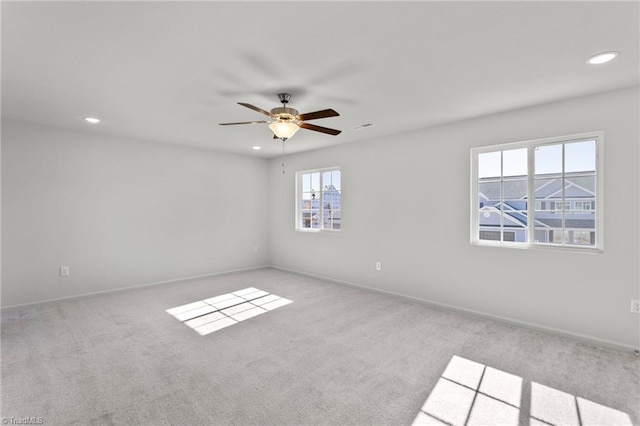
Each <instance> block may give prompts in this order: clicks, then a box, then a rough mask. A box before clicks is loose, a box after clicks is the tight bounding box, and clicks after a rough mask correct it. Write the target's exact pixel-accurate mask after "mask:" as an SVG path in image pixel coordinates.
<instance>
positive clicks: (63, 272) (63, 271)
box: [60, 266, 69, 277]
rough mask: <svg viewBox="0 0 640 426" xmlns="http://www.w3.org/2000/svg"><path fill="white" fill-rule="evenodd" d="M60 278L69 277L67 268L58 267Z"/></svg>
mask: <svg viewBox="0 0 640 426" xmlns="http://www.w3.org/2000/svg"><path fill="white" fill-rule="evenodd" d="M60 276H61V277H68V276H69V267H68V266H61V267H60Z"/></svg>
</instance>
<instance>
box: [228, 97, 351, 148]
mask: <svg viewBox="0 0 640 426" xmlns="http://www.w3.org/2000/svg"><path fill="white" fill-rule="evenodd" d="M278 99H280V102H282V106H281V107H276V108H273V109H272V110H271V111H265V110H263V109H262V108H258V107H257V106H254V105H251V104H247V103H244V102H238V104H239V105H242V106H243V107H247V108H249V109H252V110H254V111H257V112H259V113H261V114H264V115H266V116H267V117H269V118H272V119H273V120H272V121H267V120H260V121H242V122H238V123H220V125H221V126H230V125H235V124H260V123H269V128H270V129H271V131H273V135H274V136H273V138H274V139H282V140H283V141H284V140H286V139H289V138H290V137H291V136H293V135H294V134H295V133H296V132H297V131H298V129H300V128H302V129H307V130H313V131H314V132H320V133H326V134H328V135H333V136H336V135H339V134H340V133H341V132H342V131H341V130H336V129H330V128H328V127H322V126H317V125H315V124H309V123H307V121H309V120H317V119H319V118H327V117H336V116H338V115H340V114H338V113H337V112H336V111H334V110H333V109H323V110H321V111H314V112H308V113H306V114H299V113H298V110H296V109H293V108H289V107H287V103H289V99H291V95H290V94H289V93H278Z"/></svg>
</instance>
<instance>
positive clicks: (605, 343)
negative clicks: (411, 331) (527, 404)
mask: <svg viewBox="0 0 640 426" xmlns="http://www.w3.org/2000/svg"><path fill="white" fill-rule="evenodd" d="M271 268H273V269H278V270H280V271H285V272H290V273H293V274H298V275H302V276H307V277H311V278H317V279H321V280H325V281H329V282H332V283H336V284H342V285H347V286H350V287H357V288H361V289H364V290H369V291H373V292H376V293H380V294H385V295H388V296H393V297H398V298H401V299H405V300H411V301H413V302H419V303H423V304H426V305H429V306H432V307H434V308H440V309H445V310H448V311H453V312H458V313H461V314H466V315H471V316H474V317H478V318H483V319H489V320H493V321H498V322H501V323H505V324H509V325H513V326H516V327H521V328H526V329H529V330H533V331H538V332H542V333H546V334H553V335H556V336H560V337H564V338H568V339H571V340H577V341H580V342H582V343H588V344H592V345H596V346H602V347H605V348H609V349H613V350H616V351H621V352H631V353H635V354H636V355H638V350H639V349H640V348H636V347H633V346H630V345H627V344H625V343H620V342H616V341H612V340H605V339H600V338H597V337H594V336H589V335H585V334H580V333H573V332H570V331H566V330H561V329H557V328H552V327H546V326H543V325H538V324H534V323H530V322H526V321H520V320H516V319H513V318H508V317H503V316H500V315H494V314H489V313H486V312H481V311H475V310H472V309H466V308H460V307H457V306H453V305H448V304H446V303H440V302H435V301H433V300H428V299H422V298H419V297H414V296H408V295H405V294H401V293H395V292H393V291H388V290H382V289H379V288H375V287H369V286H367V285H364V284H358V283H354V282H351V281H344V280H338V279H335V278H331V277H325V276H322V275H317V274H310V273H307V272H303V271H298V270H295V269H289V268H283V267H280V266H273V265H272V266H271Z"/></svg>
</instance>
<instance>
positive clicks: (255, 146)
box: [251, 145, 262, 151]
mask: <svg viewBox="0 0 640 426" xmlns="http://www.w3.org/2000/svg"><path fill="white" fill-rule="evenodd" d="M251 148H252V149H253V150H254V151H260V150H261V149H262V147H261V146H258V145H254V146H252V147H251Z"/></svg>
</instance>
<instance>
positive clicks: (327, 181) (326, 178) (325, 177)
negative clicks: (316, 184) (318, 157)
mask: <svg viewBox="0 0 640 426" xmlns="http://www.w3.org/2000/svg"><path fill="white" fill-rule="evenodd" d="M329 187H331V172H323V173H322V188H323V190H325V189H327V188H329Z"/></svg>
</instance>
